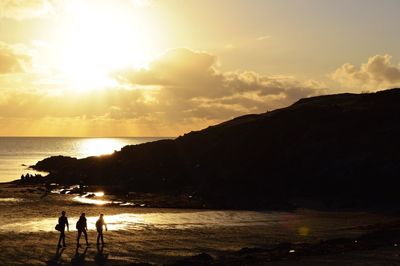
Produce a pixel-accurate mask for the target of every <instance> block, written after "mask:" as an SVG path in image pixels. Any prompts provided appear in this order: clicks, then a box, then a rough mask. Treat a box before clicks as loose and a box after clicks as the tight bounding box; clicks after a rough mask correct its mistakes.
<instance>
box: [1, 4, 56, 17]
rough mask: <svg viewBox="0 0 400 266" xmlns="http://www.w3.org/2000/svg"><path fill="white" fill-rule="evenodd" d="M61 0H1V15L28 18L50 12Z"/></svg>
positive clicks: (45, 14)
mask: <svg viewBox="0 0 400 266" xmlns="http://www.w3.org/2000/svg"><path fill="white" fill-rule="evenodd" d="M61 2H62V1H61V0H2V1H0V12H1V16H2V17H7V18H16V19H29V18H35V17H43V16H47V15H50V14H52V13H53V12H54V11H55V9H56V7H57V5H58V4H60V3H61Z"/></svg>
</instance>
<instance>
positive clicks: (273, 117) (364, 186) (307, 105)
mask: <svg viewBox="0 0 400 266" xmlns="http://www.w3.org/2000/svg"><path fill="white" fill-rule="evenodd" d="M399 102H400V89H391V90H386V91H381V92H377V93H367V94H338V95H328V96H319V97H313V98H307V99H301V100H299V101H298V102H296V103H294V104H293V105H291V106H289V107H287V108H283V109H278V110H275V111H271V112H268V113H264V114H257V115H246V116H242V117H238V118H235V119H233V120H230V121H227V122H224V123H222V124H219V125H216V126H211V127H209V128H207V129H204V130H201V131H197V132H190V133H188V134H185V135H184V136H181V137H178V138H177V139H174V140H160V141H155V142H150V143H145V144H140V145H131V146H126V147H124V148H122V150H121V151H118V152H115V153H114V154H112V155H108V156H100V157H89V158H85V159H79V160H78V159H76V158H70V157H63V156H57V157H51V158H47V159H44V160H42V161H40V162H38V163H37V164H36V165H34V166H32V168H33V169H35V170H39V171H46V172H48V173H49V175H48V176H47V177H46V178H47V180H48V181H49V182H56V183H60V184H76V183H80V182H84V183H85V184H88V185H102V186H104V187H105V188H106V189H108V190H110V193H121V194H124V193H125V194H126V193H129V192H136V193H152V194H158V195H170V196H173V197H181V196H182V195H186V196H187V199H188V202H190V201H191V200H192V199H195V200H196V201H197V202H201V203H202V204H201V205H202V206H203V205H204V206H205V207H206V208H243V209H260V208H261V209H288V208H296V207H298V206H302V203H303V202H305V201H309V202H319V204H321V205H323V206H324V207H325V208H364V207H365V208H369V207H373V206H376V205H380V204H381V205H385V204H388V203H390V204H393V205H396V204H398V203H399V202H400V200H399V197H398V187H399V186H400V181H399V179H398V173H399V172H400V164H399V161H400V149H399V147H400V138H399V135H400V123H399V120H398V119H399V117H400V105H399V104H398V103H399ZM188 204H189V203H188ZM188 206H189V205H188Z"/></svg>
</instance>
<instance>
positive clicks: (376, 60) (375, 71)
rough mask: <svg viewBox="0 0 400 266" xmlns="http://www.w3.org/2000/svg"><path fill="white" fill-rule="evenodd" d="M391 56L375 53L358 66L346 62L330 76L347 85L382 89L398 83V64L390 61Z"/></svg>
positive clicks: (399, 81)
mask: <svg viewBox="0 0 400 266" xmlns="http://www.w3.org/2000/svg"><path fill="white" fill-rule="evenodd" d="M391 59H392V56H390V55H388V54H385V55H375V56H372V57H370V58H369V59H368V61H367V62H366V63H364V64H362V65H361V67H360V68H357V67H356V66H354V65H352V64H350V63H346V64H344V65H342V66H341V67H340V68H338V69H336V70H335V71H334V72H333V73H332V74H331V78H332V79H333V80H335V81H338V82H339V83H341V84H342V85H344V86H347V87H361V88H362V89H372V90H377V89H382V88H383V87H390V86H398V85H400V66H399V65H394V64H393V63H392V62H391Z"/></svg>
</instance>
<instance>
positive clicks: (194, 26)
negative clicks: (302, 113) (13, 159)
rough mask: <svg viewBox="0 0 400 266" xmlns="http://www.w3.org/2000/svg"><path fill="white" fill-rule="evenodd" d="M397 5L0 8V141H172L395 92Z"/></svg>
mask: <svg viewBox="0 0 400 266" xmlns="http://www.w3.org/2000/svg"><path fill="white" fill-rule="evenodd" d="M398 10H400V1H398V0H382V1H373V0H335V1H333V0H326V1H320V0H251V1H248V0H218V1H215V0H202V1H195V0H2V1H0V136H88V137H111V136H171V137H173V136H179V135H182V134H184V133H186V132H189V131H192V130H199V129H202V128H205V127H207V126H210V125H214V124H217V123H220V122H222V121H225V120H228V119H231V118H234V117H237V116H240V115H244V114H249V113H263V112H266V111H270V110H274V109H276V108H282V107H285V106H288V105H290V104H292V103H294V102H296V101H297V100H298V99H300V98H304V97H311V96H315V95H321V94H333V93H342V92H353V93H361V92H373V91H377V90H382V89H387V88H393V87H398V86H400V64H399V62H400V49H399V47H400V35H399V34H398V29H397V28H398V14H397V13H398Z"/></svg>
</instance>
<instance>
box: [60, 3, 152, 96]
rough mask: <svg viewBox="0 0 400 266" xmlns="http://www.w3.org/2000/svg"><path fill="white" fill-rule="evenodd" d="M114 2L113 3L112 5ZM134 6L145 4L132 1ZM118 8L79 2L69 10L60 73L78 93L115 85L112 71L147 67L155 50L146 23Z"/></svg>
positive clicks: (140, 18) (136, 15) (141, 18)
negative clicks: (128, 67)
mask: <svg viewBox="0 0 400 266" xmlns="http://www.w3.org/2000/svg"><path fill="white" fill-rule="evenodd" d="M110 2H111V1H110ZM132 3H133V4H134V5H135V6H141V5H144V3H145V2H144V1H133V2H132ZM133 11H134V10H124V9H123V8H122V6H119V5H117V4H114V5H110V4H108V5H107V4H104V3H103V4H102V5H100V4H95V2H93V1H78V2H76V3H75V5H71V6H69V14H70V15H69V17H68V20H67V22H66V24H65V29H63V31H64V33H63V37H62V40H61V46H62V48H61V54H62V58H61V69H62V71H63V72H64V73H65V74H66V75H67V77H68V79H69V80H71V82H72V86H73V87H74V88H75V89H79V90H87V89H94V88H99V87H102V88H104V87H108V86H112V85H114V84H115V83H114V81H113V80H112V79H111V78H110V77H109V73H110V72H111V71H112V70H115V69H118V68H122V67H126V66H131V67H137V68H140V67H146V65H147V64H148V62H149V61H150V60H151V54H153V53H154V51H153V52H152V47H151V45H150V44H149V43H151V42H149V39H148V33H149V32H148V31H149V29H148V27H147V25H146V23H147V21H146V20H145V19H144V18H143V16H141V15H140V13H138V14H133V13H129V12H133Z"/></svg>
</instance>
